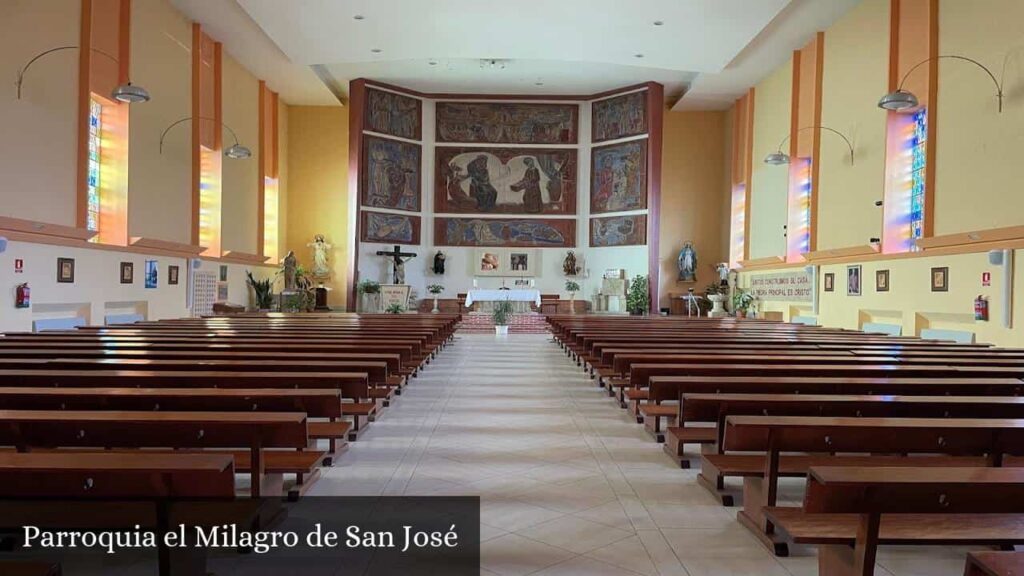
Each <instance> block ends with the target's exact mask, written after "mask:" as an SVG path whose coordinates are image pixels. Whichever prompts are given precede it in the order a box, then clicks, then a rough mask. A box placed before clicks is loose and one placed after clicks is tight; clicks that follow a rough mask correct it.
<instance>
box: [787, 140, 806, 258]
mask: <svg viewBox="0 0 1024 576" xmlns="http://www.w3.org/2000/svg"><path fill="white" fill-rule="evenodd" d="M789 169H790V191H789V221H788V223H787V225H786V260H787V261H788V262H800V261H801V260H802V259H803V255H804V254H806V253H807V252H808V251H810V249H811V190H812V187H811V184H812V182H811V159H810V158H793V160H792V161H791V162H790V165H789Z"/></svg>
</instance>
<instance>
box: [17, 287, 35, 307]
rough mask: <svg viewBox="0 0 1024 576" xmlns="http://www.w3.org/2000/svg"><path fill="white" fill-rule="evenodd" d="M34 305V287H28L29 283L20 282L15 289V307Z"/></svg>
mask: <svg viewBox="0 0 1024 576" xmlns="http://www.w3.org/2000/svg"><path fill="white" fill-rule="evenodd" d="M31 305H32V289H31V288H29V287H28V283H27V282H26V283H25V284H18V288H17V290H15V297H14V307H15V308H28V307H29V306H31Z"/></svg>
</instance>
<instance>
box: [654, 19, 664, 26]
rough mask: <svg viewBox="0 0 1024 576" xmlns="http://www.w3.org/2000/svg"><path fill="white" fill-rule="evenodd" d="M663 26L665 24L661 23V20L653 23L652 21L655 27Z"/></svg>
mask: <svg viewBox="0 0 1024 576" xmlns="http://www.w3.org/2000/svg"><path fill="white" fill-rule="evenodd" d="M663 24H665V23H664V22H662V21H661V20H655V21H654V25H655V26H661V25H663Z"/></svg>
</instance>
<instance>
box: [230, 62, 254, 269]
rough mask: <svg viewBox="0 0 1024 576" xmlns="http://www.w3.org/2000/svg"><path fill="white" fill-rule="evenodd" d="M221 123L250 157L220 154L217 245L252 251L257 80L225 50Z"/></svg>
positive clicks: (250, 252)
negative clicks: (219, 218)
mask: <svg viewBox="0 0 1024 576" xmlns="http://www.w3.org/2000/svg"><path fill="white" fill-rule="evenodd" d="M223 69H224V79H223V91H224V101H223V114H224V123H225V124H227V125H228V126H230V127H231V128H232V129H233V130H234V131H235V133H237V134H238V141H239V143H241V144H242V145H243V146H246V147H248V148H249V149H250V150H252V158H249V159H246V160H232V159H231V158H224V161H223V163H222V164H221V166H222V167H223V179H222V182H223V185H222V188H221V190H222V192H221V193H222V200H221V202H222V203H221V206H222V208H221V225H222V229H221V247H222V248H223V250H224V251H228V250H236V251H240V252H245V253H247V254H255V253H256V252H257V251H258V248H257V246H256V225H257V218H258V216H257V211H258V209H259V207H258V201H259V198H258V196H259V177H260V176H259V161H258V160H257V159H258V158H259V153H260V125H259V120H260V106H259V80H257V79H256V77H255V76H253V75H252V74H250V73H249V71H248V70H246V69H245V68H242V66H241V65H240V64H239V63H238V62H237V61H235V59H234V58H232V57H231V56H229V55H228V54H226V53H225V54H224V56H223ZM223 138H224V148H225V149H226V148H227V147H228V146H231V145H232V144H234V139H233V138H232V137H231V132H230V131H228V130H227V129H226V128H225V129H224V132H223Z"/></svg>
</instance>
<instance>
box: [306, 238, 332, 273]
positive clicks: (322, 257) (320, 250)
mask: <svg viewBox="0 0 1024 576" xmlns="http://www.w3.org/2000/svg"><path fill="white" fill-rule="evenodd" d="M306 246H308V247H310V248H312V249H313V277H314V278H318V279H327V278H330V277H331V266H330V263H329V257H330V250H331V245H330V244H328V243H327V242H326V241H325V240H324V235H323V234H317V235H316V236H314V237H313V241H312V242H310V243H309V244H306Z"/></svg>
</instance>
